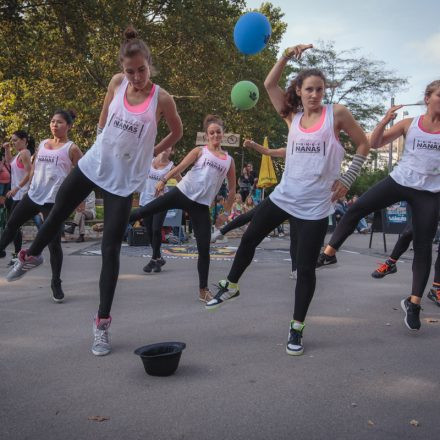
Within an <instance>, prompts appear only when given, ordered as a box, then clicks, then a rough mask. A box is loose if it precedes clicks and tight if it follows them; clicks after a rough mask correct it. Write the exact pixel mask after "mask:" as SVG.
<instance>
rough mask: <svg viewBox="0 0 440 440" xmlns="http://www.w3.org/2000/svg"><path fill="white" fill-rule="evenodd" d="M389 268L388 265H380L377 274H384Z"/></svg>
mask: <svg viewBox="0 0 440 440" xmlns="http://www.w3.org/2000/svg"><path fill="white" fill-rule="evenodd" d="M390 267H391V266H390V265H389V264H388V263H382V264H381V265H380V266H379V267H378V268H377V269H376V271H377V272H380V273H383V272H386V271H387V270H388V269H389V268H390Z"/></svg>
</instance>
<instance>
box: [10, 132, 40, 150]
mask: <svg viewBox="0 0 440 440" xmlns="http://www.w3.org/2000/svg"><path fill="white" fill-rule="evenodd" d="M12 134H13V135H14V136H17V137H18V138H20V139H26V141H27V144H26V148H27V149H28V150H29V153H31V156H33V154H34V153H35V139H34V138H33V137H32V136H31V135H30V134H29V133H27V132H26V131H24V130H17V131H14V133H12Z"/></svg>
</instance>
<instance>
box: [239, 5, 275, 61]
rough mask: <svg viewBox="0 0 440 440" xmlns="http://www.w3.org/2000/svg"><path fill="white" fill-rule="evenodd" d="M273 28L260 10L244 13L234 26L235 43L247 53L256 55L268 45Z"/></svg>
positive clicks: (241, 50) (240, 49)
mask: <svg viewBox="0 0 440 440" xmlns="http://www.w3.org/2000/svg"><path fill="white" fill-rule="evenodd" d="M271 33H272V28H271V26H270V23H269V20H268V19H267V17H266V16H265V15H263V14H261V13H260V12H248V13H246V14H244V15H242V16H241V17H240V18H239V19H238V21H237V23H236V24H235V28H234V43H235V45H236V46H237V49H238V50H239V51H240V52H243V53H244V54H245V55H255V54H256V53H258V52H260V51H261V50H263V49H264V48H265V47H266V44H267V43H268V41H269V38H270V35H271Z"/></svg>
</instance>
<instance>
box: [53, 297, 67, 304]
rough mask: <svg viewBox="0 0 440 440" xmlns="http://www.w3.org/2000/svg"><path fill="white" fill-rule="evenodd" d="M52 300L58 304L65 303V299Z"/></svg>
mask: <svg viewBox="0 0 440 440" xmlns="http://www.w3.org/2000/svg"><path fill="white" fill-rule="evenodd" d="M52 299H53V302H55V303H57V304H61V303H62V302H64V298H63V299H57V298H54V297H52Z"/></svg>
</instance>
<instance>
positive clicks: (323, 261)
mask: <svg viewBox="0 0 440 440" xmlns="http://www.w3.org/2000/svg"><path fill="white" fill-rule="evenodd" d="M337 262H338V260H337V259H336V255H333V256H332V257H330V256H329V255H326V254H324V252H321V253H320V254H319V257H318V261H317V263H316V268H317V269H319V268H321V267H324V266H330V265H331V264H336V263H337Z"/></svg>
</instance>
